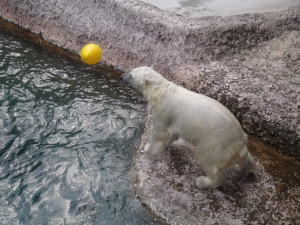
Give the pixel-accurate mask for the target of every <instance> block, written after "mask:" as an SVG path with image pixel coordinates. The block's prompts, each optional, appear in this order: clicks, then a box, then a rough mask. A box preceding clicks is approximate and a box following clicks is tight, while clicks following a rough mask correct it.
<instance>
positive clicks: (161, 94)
mask: <svg viewBox="0 0 300 225" xmlns="http://www.w3.org/2000/svg"><path fill="white" fill-rule="evenodd" d="M129 75H130V82H129V83H130V84H131V85H132V86H133V87H135V88H136V89H138V90H139V91H141V92H142V93H143V95H144V96H145V97H146V99H147V100H148V101H149V103H150V104H151V107H152V108H151V110H152V118H153V132H152V137H151V141H150V145H149V146H148V149H147V152H148V154H150V155H155V154H157V153H158V152H159V151H161V150H162V149H163V148H164V147H165V146H166V145H167V144H169V143H170V142H171V141H172V137H173V136H180V137H181V138H183V139H185V140H186V141H187V142H189V143H191V144H192V145H193V146H194V147H195V149H196V152H197V157H198V159H199V162H200V165H201V167H202V168H203V170H204V171H205V173H206V177H199V178H198V179H197V180H196V185H197V186H198V187H199V188H215V187H218V186H219V185H221V184H222V172H223V171H224V169H226V168H228V167H230V166H232V165H233V164H235V163H238V164H239V165H240V166H241V167H244V168H246V167H247V169H250V170H254V168H255V163H254V161H253V159H252V157H251V155H250V154H249V152H248V150H247V146H246V144H247V136H246V134H245V133H244V131H243V130H242V128H241V125H240V123H239V122H238V120H237V119H236V118H235V117H234V116H233V115H232V113H231V112H230V111H229V110H228V109H227V108H225V107H224V106H223V105H222V104H221V103H219V102H218V101H216V100H214V99H212V98H209V97H207V96H204V95H201V94H197V93H194V92H192V91H189V90H187V89H185V88H183V87H180V86H178V85H176V84H174V83H172V82H170V81H168V80H167V79H165V78H163V77H162V76H161V75H160V74H159V73H157V72H156V71H154V70H153V69H152V68H149V67H138V68H135V69H133V70H132V71H131V72H130V74H129Z"/></svg>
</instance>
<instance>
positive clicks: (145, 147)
mask: <svg viewBox="0 0 300 225" xmlns="http://www.w3.org/2000/svg"><path fill="white" fill-rule="evenodd" d="M149 148H150V143H147V144H145V146H144V149H143V152H146V153H147V152H149Z"/></svg>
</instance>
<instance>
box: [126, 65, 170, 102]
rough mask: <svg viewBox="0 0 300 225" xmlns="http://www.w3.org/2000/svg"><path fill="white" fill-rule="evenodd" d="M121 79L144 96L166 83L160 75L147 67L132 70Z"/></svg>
mask: <svg viewBox="0 0 300 225" xmlns="http://www.w3.org/2000/svg"><path fill="white" fill-rule="evenodd" d="M122 79H123V81H125V82H126V83H128V84H129V85H131V86H132V87H133V88H135V89H137V90H139V91H140V92H142V93H143V94H144V95H147V93H148V92H149V91H150V89H151V90H152V89H155V88H156V89H157V88H159V87H160V86H161V85H162V84H163V83H165V81H167V80H166V79H165V78H163V77H162V75H160V74H159V73H157V72H156V71H155V70H154V69H152V68H151V67H147V66H142V67H137V68H134V69H133V70H131V71H130V72H129V73H125V74H123V75H122ZM146 97H147V96H146Z"/></svg>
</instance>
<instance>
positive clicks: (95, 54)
mask: <svg viewBox="0 0 300 225" xmlns="http://www.w3.org/2000/svg"><path fill="white" fill-rule="evenodd" d="M102 55H103V53H102V48H101V47H100V46H99V45H96V44H87V45H85V46H83V48H82V49H81V51H80V57H81V60H82V61H83V62H85V63H86V64H89V65H94V64H97V63H98V62H99V61H100V60H101V59H102Z"/></svg>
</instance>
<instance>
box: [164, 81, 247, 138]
mask: <svg viewBox="0 0 300 225" xmlns="http://www.w3.org/2000/svg"><path fill="white" fill-rule="evenodd" d="M170 89H171V90H170V92H169V93H167V94H166V99H165V100H166V101H164V103H163V105H164V106H163V108H164V109H165V110H167V111H168V112H167V114H168V115H169V116H170V118H169V119H170V121H172V123H171V126H172V128H173V129H175V130H178V131H180V132H181V135H182V136H184V137H185V138H186V139H187V141H189V142H191V143H192V144H197V143H198V142H201V141H202V140H206V141H207V139H213V138H217V139H218V140H219V142H230V141H235V140H237V139H238V140H241V139H245V136H246V135H245V134H244V132H243V130H242V128H241V126H240V123H239V122H238V120H237V119H236V118H235V117H234V115H233V114H232V113H231V112H230V111H229V110H228V109H227V108H226V107H225V106H223V105H222V104H221V103H219V102H218V101H216V100H214V99H212V98H210V97H207V96H205V95H201V94H197V93H194V92H191V91H189V90H187V89H185V88H182V87H179V86H177V85H175V86H173V87H170ZM221 144H225V143H221Z"/></svg>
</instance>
